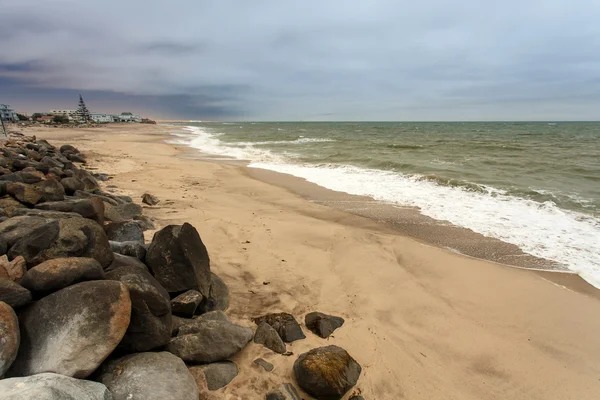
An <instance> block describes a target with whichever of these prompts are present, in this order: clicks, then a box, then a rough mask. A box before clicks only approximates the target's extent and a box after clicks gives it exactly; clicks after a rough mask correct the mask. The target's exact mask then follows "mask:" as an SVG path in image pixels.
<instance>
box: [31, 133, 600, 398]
mask: <svg viewBox="0 0 600 400" xmlns="http://www.w3.org/2000/svg"><path fill="white" fill-rule="evenodd" d="M174 129H176V128H172V127H169V126H168V125H134V124H131V125H127V124H123V125H118V124H115V125H107V126H105V127H101V128H94V129H79V130H77V129H55V128H27V129H25V130H23V133H26V134H29V135H36V136H37V137H38V138H43V139H48V140H52V141H53V142H56V143H58V144H60V143H67V142H68V143H71V144H75V145H77V146H78V147H79V148H80V150H82V151H83V152H85V153H86V154H87V155H88V158H89V160H90V161H89V163H88V167H91V168H97V170H98V171H99V172H106V173H109V174H111V175H112V176H113V179H112V180H110V181H108V182H105V183H106V185H105V188H107V190H111V187H110V185H113V184H114V185H116V186H117V187H118V189H117V190H119V192H118V193H119V194H126V195H130V196H132V197H133V198H135V199H139V198H140V197H141V195H142V194H143V193H145V192H149V193H152V194H153V195H155V196H157V197H158V198H159V199H160V200H161V202H160V203H159V204H158V205H157V206H154V207H145V210H144V213H145V214H146V215H148V216H150V217H151V218H153V219H154V220H155V222H156V225H157V228H161V227H164V226H166V225H168V224H181V223H183V222H189V223H191V224H192V225H194V226H195V227H196V228H197V229H198V231H199V232H200V235H201V236H202V240H203V241H204V243H205V244H206V246H207V248H208V250H209V253H210V257H211V262H212V268H213V269H214V271H215V272H216V273H217V274H218V275H219V276H221V277H222V278H223V280H224V281H225V282H226V283H227V284H228V285H229V287H230V289H231V299H232V304H231V307H230V309H229V311H228V312H227V314H228V315H229V316H231V317H232V319H234V320H237V321H240V323H245V324H248V322H247V321H248V320H249V317H253V316H259V315H262V314H264V313H266V312H277V311H285V312H290V313H292V314H294V315H295V316H296V318H297V319H298V320H299V321H303V320H304V315H305V314H307V313H309V312H311V311H321V312H325V313H330V314H334V315H339V316H342V317H344V318H345V319H346V323H345V325H344V326H343V327H342V328H341V329H339V330H337V331H336V332H335V333H334V335H333V336H332V337H330V338H329V339H328V340H327V341H325V340H323V339H321V338H318V337H317V336H315V335H313V334H311V333H310V332H308V334H307V339H305V340H301V341H297V342H294V343H293V344H292V345H291V346H290V349H291V351H293V353H294V356H291V357H284V356H281V355H277V354H274V353H272V352H270V351H268V350H266V349H264V348H263V347H262V346H259V345H255V344H253V343H252V344H250V345H249V346H248V348H246V349H245V350H244V351H243V352H242V353H240V354H239V355H237V356H236V358H235V359H234V361H236V362H237V363H238V365H239V368H240V374H239V376H238V377H237V378H236V379H235V380H234V381H233V382H232V383H231V384H230V385H228V386H227V387H226V388H224V389H221V390H220V391H219V392H217V394H221V396H222V398H226V399H249V398H256V397H253V395H252V394H253V393H257V392H258V393H265V392H266V391H267V390H268V389H270V388H271V387H273V386H276V385H278V384H279V383H281V382H293V379H294V378H293V373H292V364H293V362H294V361H295V359H296V356H297V355H298V354H300V353H303V352H305V351H308V350H309V349H311V348H314V347H318V346H322V345H325V344H327V343H330V344H336V345H339V346H341V347H343V348H345V349H346V350H347V351H348V352H349V353H350V354H351V355H352V356H353V357H354V358H355V359H356V360H357V361H358V362H359V363H360V364H361V366H362V367H363V373H362V375H361V377H360V380H359V382H358V384H357V386H356V388H355V389H356V390H357V391H358V390H360V392H361V393H362V395H364V397H365V398H366V399H371V400H373V399H379V400H383V399H399V398H406V399H445V400H447V399H473V400H481V399H528V400H533V399H574V400H582V399H594V398H597V396H598V393H600V379H599V377H600V340H599V339H598V333H599V332H600V319H599V318H598V315H599V314H600V298H599V297H598V294H597V293H596V292H597V290H596V289H594V288H593V287H591V286H589V285H588V284H587V283H585V282H584V281H583V280H581V279H580V278H579V277H578V276H576V275H570V274H559V273H539V272H535V271H529V270H523V269H517V268H513V267H508V266H505V265H502V264H500V263H497V262H490V261H484V260H480V259H476V258H473V257H467V256H465V255H461V254H456V253H454V252H452V251H449V250H447V249H444V248H442V247H436V246H433V245H430V244H427V243H426V242H425V241H424V240H417V239H418V238H413V237H409V236H407V235H403V234H401V233H400V232H398V231H396V230H394V229H392V228H391V227H390V226H389V225H387V224H382V223H380V222H378V221H376V220H374V219H371V218H366V217H364V216H359V215H354V214H351V213H348V212H346V211H344V210H342V209H339V208H332V207H329V206H327V205H325V204H323V202H315V201H310V200H307V199H306V196H301V195H300V194H298V193H297V192H295V191H294V190H293V186H294V183H293V180H290V179H287V181H286V182H287V184H285V185H276V184H274V183H275V181H276V180H277V179H286V178H285V177H282V176H279V177H278V178H276V179H275V178H271V179H266V178H264V177H263V178H264V179H262V180H261V179H259V178H261V177H260V173H258V174H257V173H256V171H252V172H249V171H248V169H247V168H245V167H243V166H237V165H228V164H225V163H219V162H207V161H205V160H200V159H196V158H194V157H192V156H191V155H190V152H189V151H188V150H187V149H185V148H183V147H181V146H174V145H170V144H167V143H165V139H166V138H167V135H168V133H169V132H170V131H172V130H174ZM265 180H267V181H269V182H265ZM146 234H147V235H148V236H147V238H146V239H151V236H152V232H146ZM257 357H263V358H264V359H266V360H267V361H269V362H271V363H272V364H273V365H275V369H274V370H273V371H272V372H270V373H266V372H265V371H264V370H261V369H259V368H258V367H257V366H255V365H253V364H252V360H254V359H255V358H257ZM304 397H305V398H309V397H308V396H307V395H304Z"/></svg>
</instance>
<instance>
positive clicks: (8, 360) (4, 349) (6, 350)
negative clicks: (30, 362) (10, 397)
mask: <svg viewBox="0 0 600 400" xmlns="http://www.w3.org/2000/svg"><path fill="white" fill-rule="evenodd" d="M20 340H21V336H20V332H19V321H18V320H17V315H16V314H15V312H14V310H13V309H12V307H11V306H9V305H8V304H6V303H4V302H2V301H0V376H2V375H4V373H5V372H6V371H7V370H8V368H9V367H10V365H11V364H12V363H13V361H15V358H17V351H18V350H19V343H20ZM0 398H1V397H0Z"/></svg>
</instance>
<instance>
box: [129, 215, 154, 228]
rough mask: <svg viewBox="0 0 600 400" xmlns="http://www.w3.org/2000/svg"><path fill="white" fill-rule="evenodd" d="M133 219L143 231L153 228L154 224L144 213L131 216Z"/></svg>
mask: <svg viewBox="0 0 600 400" xmlns="http://www.w3.org/2000/svg"><path fill="white" fill-rule="evenodd" d="M133 220H134V221H136V222H137V223H138V225H139V226H140V228H142V230H143V231H150V230H153V229H154V224H153V223H152V220H151V219H150V218H148V217H146V216H145V215H137V216H135V217H133Z"/></svg>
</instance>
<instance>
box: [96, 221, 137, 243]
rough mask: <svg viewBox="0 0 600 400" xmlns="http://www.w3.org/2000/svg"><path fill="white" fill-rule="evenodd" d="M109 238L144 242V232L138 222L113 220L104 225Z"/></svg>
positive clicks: (116, 240) (119, 240) (114, 240)
mask: <svg viewBox="0 0 600 400" xmlns="http://www.w3.org/2000/svg"><path fill="white" fill-rule="evenodd" d="M104 231H105V232H106V235H107V236H108V240H112V241H113V242H138V243H141V244H144V232H143V231H142V228H140V226H139V225H138V224H137V222H133V221H126V222H111V223H110V224H108V225H106V226H105V227H104Z"/></svg>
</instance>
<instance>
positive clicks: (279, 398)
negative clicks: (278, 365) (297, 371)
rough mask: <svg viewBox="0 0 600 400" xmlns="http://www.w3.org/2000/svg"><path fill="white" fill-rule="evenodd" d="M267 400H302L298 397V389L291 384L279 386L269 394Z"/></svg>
mask: <svg viewBox="0 0 600 400" xmlns="http://www.w3.org/2000/svg"><path fill="white" fill-rule="evenodd" d="M266 399H267V400H302V397H300V395H298V392H297V391H296V388H295V387H294V386H292V384H290V383H284V384H281V385H279V386H278V387H277V388H275V389H274V390H272V391H270V392H269V393H267V397H266Z"/></svg>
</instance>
